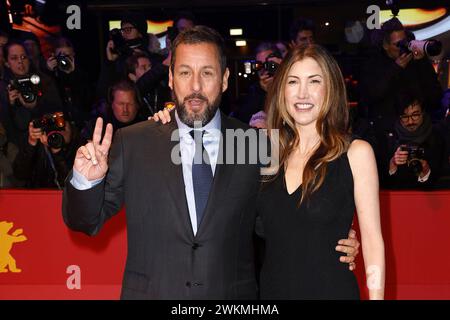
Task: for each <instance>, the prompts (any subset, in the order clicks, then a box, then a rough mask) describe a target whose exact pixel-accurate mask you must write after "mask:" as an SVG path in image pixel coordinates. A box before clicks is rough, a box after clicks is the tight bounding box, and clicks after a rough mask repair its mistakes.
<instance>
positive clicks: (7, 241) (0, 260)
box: [0, 221, 27, 273]
mask: <svg viewBox="0 0 450 320" xmlns="http://www.w3.org/2000/svg"><path fill="white" fill-rule="evenodd" d="M13 225H14V224H13V223H12V222H6V221H1V222H0V273H2V272H8V269H6V267H8V268H9V271H11V272H22V270H20V269H18V268H17V267H16V260H14V258H13V257H12V256H11V254H10V253H9V252H10V251H11V249H12V246H13V243H17V242H23V241H26V240H27V237H25V236H24V235H23V234H22V233H23V230H22V229H16V230H15V231H14V232H13V233H12V234H8V232H9V230H11V229H12V227H13Z"/></svg>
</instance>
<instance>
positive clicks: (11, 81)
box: [0, 41, 62, 145]
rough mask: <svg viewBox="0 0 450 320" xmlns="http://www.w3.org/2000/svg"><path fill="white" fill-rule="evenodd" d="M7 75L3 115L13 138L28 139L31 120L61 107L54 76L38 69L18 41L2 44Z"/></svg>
mask: <svg viewBox="0 0 450 320" xmlns="http://www.w3.org/2000/svg"><path fill="white" fill-rule="evenodd" d="M3 54H4V57H5V60H6V63H5V66H6V70H5V78H4V79H3V81H1V82H0V106H1V110H0V117H1V120H2V121H3V123H4V124H5V127H6V129H7V132H8V137H9V139H10V140H11V142H13V143H16V144H18V145H19V144H20V143H23V142H24V141H26V136H27V131H28V123H29V122H30V121H31V120H32V119H35V118H38V117H40V116H42V115H43V114H46V113H51V112H55V111H57V110H60V109H61V106H62V102H61V98H60V97H59V94H58V89H57V87H56V85H55V83H54V82H53V81H52V79H51V78H50V77H49V76H47V75H45V74H42V73H37V72H35V69H34V67H33V65H32V64H31V62H30V59H29V57H28V55H27V52H26V50H25V47H24V46H23V45H22V44H21V43H20V42H16V41H11V42H9V43H8V44H7V45H6V46H5V47H4V48H3Z"/></svg>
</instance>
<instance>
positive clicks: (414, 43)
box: [397, 39, 442, 57]
mask: <svg viewBox="0 0 450 320" xmlns="http://www.w3.org/2000/svg"><path fill="white" fill-rule="evenodd" d="M397 46H398V47H399V48H400V54H404V53H411V52H417V53H420V54H425V55H427V56H429V57H434V56H437V55H439V54H440V53H441V51H442V42H440V41H438V40H434V39H430V40H407V39H404V40H402V41H399V42H398V43H397Z"/></svg>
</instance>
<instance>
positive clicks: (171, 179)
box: [160, 119, 194, 238]
mask: <svg viewBox="0 0 450 320" xmlns="http://www.w3.org/2000/svg"><path fill="white" fill-rule="evenodd" d="M165 126H168V128H165ZM166 129H168V130H166ZM177 129H178V126H177V122H176V121H175V119H174V120H173V121H171V122H169V124H167V125H161V127H160V130H161V131H162V132H163V134H164V135H165V136H166V137H165V139H164V141H167V142H168V144H167V145H168V146H169V150H168V152H166V154H167V155H168V158H167V160H166V161H165V162H166V164H165V170H164V173H165V179H164V180H165V182H166V184H167V187H168V189H169V191H170V195H171V197H172V199H173V202H174V203H175V205H176V207H177V210H176V211H177V219H179V221H181V222H182V225H183V227H184V230H185V232H186V235H187V236H188V237H189V238H193V237H194V232H193V230H192V224H191V219H190V216H189V209H188V205H187V200H186V190H185V185H184V178H183V167H182V165H181V164H179V165H177V164H174V163H173V161H172V159H171V154H172V152H174V151H173V150H175V148H177V150H178V152H179V150H180V145H179V143H180V137H179V135H178V133H177V134H176V137H177V139H176V140H175V141H171V135H172V133H173V132H174V131H175V130H177Z"/></svg>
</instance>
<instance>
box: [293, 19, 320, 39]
mask: <svg viewBox="0 0 450 320" xmlns="http://www.w3.org/2000/svg"><path fill="white" fill-rule="evenodd" d="M305 30H306V31H311V32H312V33H314V32H315V27H314V22H312V20H310V19H305V18H299V19H297V20H295V21H294V22H293V23H292V24H291V28H290V31H289V36H290V39H291V40H292V41H295V40H296V39H297V34H298V33H299V32H301V31H305Z"/></svg>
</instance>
